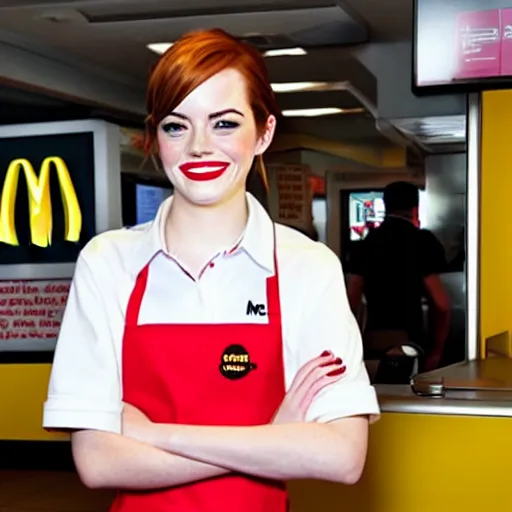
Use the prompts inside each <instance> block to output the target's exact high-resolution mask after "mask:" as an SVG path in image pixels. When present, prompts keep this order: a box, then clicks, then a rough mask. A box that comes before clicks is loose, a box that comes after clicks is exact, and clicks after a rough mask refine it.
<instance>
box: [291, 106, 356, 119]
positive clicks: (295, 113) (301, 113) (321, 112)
mask: <svg viewBox="0 0 512 512" xmlns="http://www.w3.org/2000/svg"><path fill="white" fill-rule="evenodd" d="M363 112H364V108H334V107H329V108H305V109H299V110H283V112H282V114H283V116H285V117H318V116H332V115H334V114H361V113H363Z"/></svg>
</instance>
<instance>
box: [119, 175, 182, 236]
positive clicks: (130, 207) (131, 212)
mask: <svg viewBox="0 0 512 512" xmlns="http://www.w3.org/2000/svg"><path fill="white" fill-rule="evenodd" d="M172 193H173V186H172V184H171V183H170V182H169V181H168V180H167V178H165V177H162V178H155V177H148V176H140V175H134V174H130V173H121V205H122V217H123V219H122V221H123V226H125V227H132V226H135V225H137V224H144V223H146V222H150V221H152V220H153V219H154V218H155V216H156V213H157V211H158V208H159V207H160V205H161V204H162V201H164V200H165V199H167V198H168V197H169V196H171V195H172Z"/></svg>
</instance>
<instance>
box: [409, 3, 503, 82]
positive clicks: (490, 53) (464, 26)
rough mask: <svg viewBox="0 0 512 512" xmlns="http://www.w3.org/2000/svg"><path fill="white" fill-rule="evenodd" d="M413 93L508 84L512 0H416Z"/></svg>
mask: <svg viewBox="0 0 512 512" xmlns="http://www.w3.org/2000/svg"><path fill="white" fill-rule="evenodd" d="M413 68H414V80H413V86H414V87H413V88H414V90H415V92H427V91H431V92H435V90H436V89H437V91H438V92H448V91H447V90H446V88H447V87H449V88H451V89H453V92H456V89H458V90H460V91H468V92H469V91H471V90H474V91H476V90H485V89H500V88H509V87H512V0H415V13H414V66H413Z"/></svg>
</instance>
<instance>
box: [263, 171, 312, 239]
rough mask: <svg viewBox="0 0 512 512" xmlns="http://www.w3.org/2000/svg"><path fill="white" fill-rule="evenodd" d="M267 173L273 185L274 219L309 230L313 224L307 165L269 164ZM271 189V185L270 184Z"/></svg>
mask: <svg viewBox="0 0 512 512" xmlns="http://www.w3.org/2000/svg"><path fill="white" fill-rule="evenodd" d="M268 167H269V174H270V175H271V176H272V184H273V185H274V186H275V192H274V194H273V197H274V201H273V203H274V204H273V208H272V209H273V212H274V220H275V221H276V222H278V223H281V224H285V225H288V226H294V227H297V228H299V229H303V230H305V231H309V230H311V228H312V224H313V218H312V217H313V214H312V202H313V194H312V191H311V185H310V181H309V175H310V172H309V167H308V166H305V165H275V164H274V165H270V166H268ZM271 191H272V186H271Z"/></svg>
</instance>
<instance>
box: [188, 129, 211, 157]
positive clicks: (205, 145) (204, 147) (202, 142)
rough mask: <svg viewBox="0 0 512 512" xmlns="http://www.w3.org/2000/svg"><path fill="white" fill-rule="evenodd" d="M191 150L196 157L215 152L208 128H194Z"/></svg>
mask: <svg viewBox="0 0 512 512" xmlns="http://www.w3.org/2000/svg"><path fill="white" fill-rule="evenodd" d="M189 152H190V154H191V155H192V156H196V157H198V156H203V155H209V154H211V153H213V150H212V146H211V139H210V137H209V135H208V133H207V131H206V130H194V132H193V135H192V139H191V141H190V147H189Z"/></svg>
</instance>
